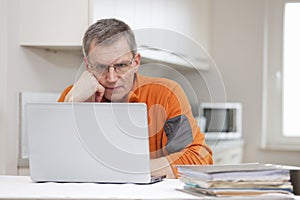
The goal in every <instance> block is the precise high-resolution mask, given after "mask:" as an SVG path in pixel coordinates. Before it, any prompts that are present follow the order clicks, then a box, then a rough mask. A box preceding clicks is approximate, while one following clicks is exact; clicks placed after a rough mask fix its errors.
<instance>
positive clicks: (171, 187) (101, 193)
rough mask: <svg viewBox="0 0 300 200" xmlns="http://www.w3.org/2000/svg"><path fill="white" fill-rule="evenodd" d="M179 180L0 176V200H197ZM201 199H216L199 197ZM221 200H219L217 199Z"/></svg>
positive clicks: (298, 199)
mask: <svg viewBox="0 0 300 200" xmlns="http://www.w3.org/2000/svg"><path fill="white" fill-rule="evenodd" d="M175 188H182V185H181V184H180V182H179V180H177V179H166V180H164V181H162V182H160V183H155V184H150V185H136V184H95V183H33V182H32V181H31V180H30V178H29V177H28V176H0V199H27V200H28V199H48V200H49V199H199V197H196V196H193V195H190V194H187V193H184V192H180V191H177V190H176V189H175ZM201 199H216V198H210V197H201ZM217 199H220V198H217ZM222 199H226V200H231V199H236V200H237V199H251V200H253V199H260V200H261V199H268V200H274V199H297V200H300V198H299V197H287V198H286V197H285V198H284V197H282V196H281V197H279V198H274V196H273V197H270V196H269V197H261V196H260V197H256V198H253V197H251V198H249V197H248V198H241V197H236V198H232V197H229V198H222Z"/></svg>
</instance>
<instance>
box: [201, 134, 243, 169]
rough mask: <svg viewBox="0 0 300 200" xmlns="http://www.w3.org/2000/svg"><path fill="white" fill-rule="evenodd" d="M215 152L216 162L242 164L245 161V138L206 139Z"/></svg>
mask: <svg viewBox="0 0 300 200" xmlns="http://www.w3.org/2000/svg"><path fill="white" fill-rule="evenodd" d="M206 143H207V144H208V145H209V146H210V148H211V149H212V152H213V160H214V164H216V165H219V164H222V165H223V164H240V163H242V162H243V152H244V151H243V149H244V141H243V140H241V139H240V140H219V141H215V140H206Z"/></svg>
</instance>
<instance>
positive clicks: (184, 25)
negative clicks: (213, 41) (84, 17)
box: [91, 0, 211, 49]
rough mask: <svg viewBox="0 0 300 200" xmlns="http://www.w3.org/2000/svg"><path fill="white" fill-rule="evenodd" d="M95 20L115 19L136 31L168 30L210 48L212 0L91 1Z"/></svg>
mask: <svg viewBox="0 0 300 200" xmlns="http://www.w3.org/2000/svg"><path fill="white" fill-rule="evenodd" d="M91 6H92V9H91V10H92V14H91V16H92V21H93V22H95V21H97V20H98V19H101V18H108V17H115V18H118V19H121V20H124V21H125V22H126V23H128V24H129V25H130V26H131V27H132V28H133V29H141V28H159V29H168V30H172V31H175V32H178V33H180V34H183V35H186V36H187V37H190V38H191V39H193V40H195V41H196V42H199V43H201V44H202V45H203V46H204V47H205V48H206V49H209V46H210V45H209V43H210V24H211V23H210V22H211V0H127V1H124V0H114V1H107V0H91Z"/></svg>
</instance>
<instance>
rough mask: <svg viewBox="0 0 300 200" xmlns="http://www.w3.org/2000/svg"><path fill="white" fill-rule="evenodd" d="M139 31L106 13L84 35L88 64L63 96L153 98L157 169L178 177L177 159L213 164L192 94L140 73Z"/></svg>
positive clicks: (152, 152) (149, 100)
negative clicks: (190, 103) (191, 101)
mask: <svg viewBox="0 0 300 200" xmlns="http://www.w3.org/2000/svg"><path fill="white" fill-rule="evenodd" d="M136 49H137V46H136V42H135V37H134V34H133V31H132V30H131V29H130V27H129V26H128V25H127V24H125V23H124V22H122V21H119V20H116V19H102V20H99V21H97V22H96V23H94V24H93V25H91V26H90V27H89V28H88V30H87V31H86V33H85V35H84V38H83V53H84V64H85V67H86V70H85V71H84V72H83V73H82V75H81V76H80V78H79V79H78V81H77V82H76V83H75V84H74V85H73V86H69V87H68V88H66V89H65V90H64V92H63V93H62V95H61V97H60V99H59V101H60V102H132V103H133V102H136V103H137V102H143V103H146V104H147V109H148V119H149V145H150V155H151V172H152V175H163V174H166V175H167V177H168V178H175V177H177V171H176V167H175V165H178V164H212V163H213V161H212V152H211V150H210V148H209V147H208V146H207V145H206V144H205V141H204V135H203V134H202V133H201V132H200V129H199V127H198V125H197V121H196V120H195V119H194V118H193V115H192V112H191V107H190V105H189V102H188V99H187V97H186V95H185V94H184V92H183V90H182V89H181V87H180V86H179V85H178V84H177V83H175V82H174V81H171V80H167V79H162V78H151V77H145V76H141V75H139V74H138V69H139V67H140V60H141V55H140V54H139V53H138V52H137V51H136Z"/></svg>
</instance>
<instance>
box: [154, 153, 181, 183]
mask: <svg viewBox="0 0 300 200" xmlns="http://www.w3.org/2000/svg"><path fill="white" fill-rule="evenodd" d="M150 165H151V175H152V176H162V175H167V178H176V177H175V175H174V173H173V170H172V168H171V166H170V163H169V161H168V159H167V158H166V157H161V158H156V159H151V161H150Z"/></svg>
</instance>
